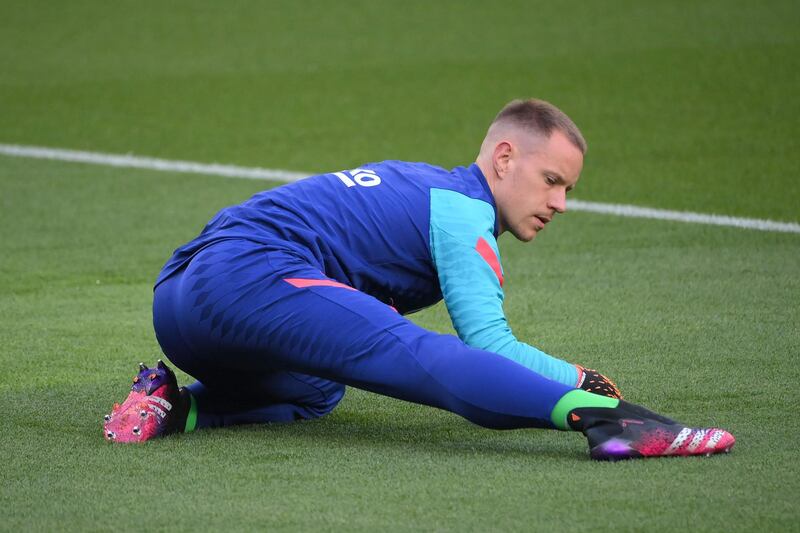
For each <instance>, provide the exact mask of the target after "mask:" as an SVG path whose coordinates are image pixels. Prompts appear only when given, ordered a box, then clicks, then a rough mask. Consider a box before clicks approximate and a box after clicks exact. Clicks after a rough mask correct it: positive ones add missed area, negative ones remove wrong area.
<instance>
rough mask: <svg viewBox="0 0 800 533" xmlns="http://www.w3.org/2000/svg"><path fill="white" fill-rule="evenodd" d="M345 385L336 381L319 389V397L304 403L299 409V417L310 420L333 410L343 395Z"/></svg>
mask: <svg viewBox="0 0 800 533" xmlns="http://www.w3.org/2000/svg"><path fill="white" fill-rule="evenodd" d="M344 391H345V387H344V385H340V384H338V383H331V385H330V386H328V387H326V390H324V391H320V392H321V393H322V394H321V396H320V399H319V400H317V401H314V402H311V403H308V404H306V405H303V406H302V407H301V409H300V410H299V414H300V416H299V417H298V418H299V419H305V420H312V419H314V418H320V417H322V416H325V415H327V414H328V413H330V412H331V411H333V410H334V409H335V408H336V406H337V405H339V402H340V401H342V398H343V397H344Z"/></svg>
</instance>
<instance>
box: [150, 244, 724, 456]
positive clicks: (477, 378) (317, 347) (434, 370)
mask: <svg viewBox="0 0 800 533" xmlns="http://www.w3.org/2000/svg"><path fill="white" fill-rule="evenodd" d="M154 314H155V322H156V331H157V334H158V336H159V341H160V342H161V344H162V347H164V350H165V353H167V355H168V356H169V357H170V358H171V359H173V357H174V356H175V354H173V353H170V352H171V350H170V348H169V342H165V340H164V339H163V338H162V337H164V336H165V335H167V336H168V335H176V336H177V337H180V341H181V342H182V343H183V344H184V345H185V346H186V347H187V348H188V350H189V352H191V353H190V354H189V356H190V358H191V359H192V360H193V361H197V364H200V365H202V364H204V362H205V363H208V364H212V363H213V364H216V365H219V360H220V358H221V357H223V358H224V361H225V364H226V366H228V367H229V368H235V369H239V370H243V371H247V372H250V373H253V374H258V373H260V372H261V373H263V372H271V371H274V370H275V369H276V368H280V369H284V370H287V371H295V372H301V373H304V374H309V375H314V376H319V377H322V378H324V379H329V380H332V381H335V382H338V383H342V384H345V385H352V386H356V387H359V388H362V389H365V390H370V391H373V392H377V393H380V394H384V395H388V396H392V397H395V398H400V399H404V400H408V401H412V402H416V403H421V404H425V405H431V406H435V407H439V408H442V409H446V410H449V411H452V412H454V413H457V414H459V415H461V416H463V417H465V418H467V419H469V420H471V421H473V422H475V423H477V424H479V425H482V426H485V427H490V428H496V429H506V428H508V429H510V428H521V427H542V428H559V429H565V430H568V429H574V430H581V431H583V432H584V433H585V434H586V435H587V436H588V437H589V438H590V441H592V442H593V448H597V446H599V445H601V444H603V443H604V442H605V441H607V440H609V439H612V438H615V439H616V440H617V441H619V442H621V441H624V440H627V441H628V442H629V443H630V445H629V450H630V451H629V452H628V453H627V454H625V453H618V454H616V455H615V456H614V458H623V457H636V456H648V455H664V454H670V453H672V452H673V451H674V450H672V449H671V448H670V446H672V445H673V444H675V442H670V446H667V447H666V448H664V449H661V450H656V449H655V448H653V450H656V451H655V452H654V453H650V452H647V451H642V450H644V448H642V449H640V448H641V447H637V446H638V444H637V443H638V441H639V440H641V439H640V438H639V437H641V436H643V435H644V433H642V432H641V431H639V432H637V431H635V429H628V428H632V427H633V426H632V425H631V424H630V422H632V421H634V420H636V421H638V422H639V423H636V422H633V424H634V425H635V426H637V427H639V426H641V427H642V428H643V429H644V428H645V427H647V428H649V429H657V430H658V431H660V432H661V433H662V434H663V435H671V434H674V437H675V438H674V439H673V441H679V440H680V438H683V437H682V436H681V434H682V433H683V434H684V435H685V434H686V432H685V431H683V427H682V426H674V425H673V424H669V423H668V421H666V420H665V419H661V418H660V417H659V418H654V417H657V415H652V414H651V413H649V412H648V411H646V410H638V411H636V412H635V413H634V411H635V410H634V409H633V407H632V406H630V404H626V403H620V402H619V401H618V400H614V399H609V398H605V397H602V396H597V395H594V394H590V393H587V392H585V391H580V390H576V389H573V388H571V387H567V386H565V385H562V384H560V383H556V382H554V381H550V380H548V379H546V378H544V377H543V376H541V375H539V374H536V373H534V372H531V371H529V370H527V369H526V368H524V367H522V366H520V365H518V364H516V363H514V362H512V361H510V360H508V359H505V358H503V357H501V356H499V355H496V354H493V353H489V352H484V351H481V350H475V349H472V348H469V347H467V346H466V345H464V344H463V343H462V342H461V341H459V340H458V339H456V338H455V337H452V336H448V335H438V334H435V333H432V332H429V331H426V330H424V329H422V328H419V327H418V326H416V325H414V324H413V323H411V322H409V321H408V320H406V319H404V318H403V317H401V316H399V315H397V314H396V313H394V312H393V311H391V310H390V309H389V308H388V307H387V306H386V305H384V304H382V303H380V302H378V301H377V300H375V299H374V298H371V297H369V296H367V295H365V294H363V293H360V292H358V291H355V290H352V289H349V288H347V287H343V286H341V284H337V283H335V282H332V281H331V280H329V279H327V278H325V277H324V275H323V274H322V273H321V272H320V271H319V270H318V269H316V268H314V267H313V266H311V265H309V264H308V263H306V262H304V261H303V260H301V259H299V258H298V257H297V256H296V255H293V254H290V253H283V252H280V251H275V250H274V249H267V248H265V247H260V246H258V245H254V244H252V243H251V244H245V243H242V242H230V241H229V242H226V243H220V244H218V245H215V246H213V247H211V248H207V249H206V250H203V251H202V252H200V253H199V254H198V255H197V256H196V257H195V258H194V259H193V261H192V263H191V264H190V265H189V267H188V268H187V269H186V271H184V272H182V273H180V274H178V275H177V276H175V277H173V278H171V279H170V280H167V281H166V282H164V283H163V284H162V285H161V286H160V287H159V288H158V289H157V291H156V302H155V306H154ZM167 316H172V317H173V318H172V319H171V320H172V321H174V322H176V323H177V327H175V328H171V329H169V331H165V330H164V329H163V328H162V327H161V326H160V325H159V323H161V322H164V323H168V322H169V320H167V319H165V318H164V317H167ZM180 356H181V355H180V354H178V357H179V358H180ZM173 360H174V359H173ZM174 362H176V363H177V362H178V361H176V360H174ZM585 409H593V410H599V411H602V412H604V413H606V414H607V416H606V417H605V419H604V418H603V417H598V416H594V415H592V416H594V418H592V416H589V417H588V419H589V422H591V423H588V422H587V423H586V424H583V425H575V422H574V421H573V420H569V419H572V415H573V414H574V415H577V416H579V417H581V418H583V417H584V415H585V413H588V411H586V412H585V411H582V410H585ZM590 414H591V413H590ZM634 415H635V416H634ZM623 417H624V418H623ZM615 424H616V425H617V426H619V427H620V428H622V429H623V431H616V429H615V427H614V425H615ZM623 424H628V425H627V426H624V425H623ZM676 428H679V429H677V430H676ZM688 431H689V433H690V434H691V436H692V440H694V439H695V437H696V436H697V435H699V434H700V433H699V431H696V430H688ZM615 432H616V433H618V434H616V435H615ZM602 434H605V435H606V437H602V436H601V435H602ZM723 435H724V436H727V435H728V434H727V433H723ZM630 437H633V438H630ZM717 440H718V441H720V442H722V441H725V442H724V443H726V444H728V448H729V445H731V444H732V437H731V438H730V440H731V442H727V441H728V438H727V437H726V438H725V439H721V438H717ZM679 444H680V443H679V442H677V445H679ZM724 449H725V448H723V447H720V446H716V445H714V446H713V447H710V448H708V447H707V448H705V450H707V451H712V452H717V451H723V450H724ZM687 450H688V448H687ZM696 451H697V450H696V448H695V449H692V450H688V453H690V454H695V452H696ZM595 456H596V457H597V458H606V457H604V456H603V455H602V454H599V452H598V453H596V454H595Z"/></svg>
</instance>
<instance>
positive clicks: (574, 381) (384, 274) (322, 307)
mask: <svg viewBox="0 0 800 533" xmlns="http://www.w3.org/2000/svg"><path fill="white" fill-rule="evenodd" d="M585 152H586V143H585V141H584V139H583V137H582V135H581V133H580V131H579V130H578V128H577V127H576V126H575V124H574V123H573V122H572V121H571V120H570V119H569V117H567V116H566V115H565V114H564V113H563V112H561V111H560V110H558V109H557V108H556V107H554V106H553V105H551V104H549V103H547V102H543V101H541V100H525V101H522V100H516V101H513V102H511V103H509V104H508V105H507V106H506V107H504V108H503V110H501V111H500V113H499V114H498V115H497V117H496V118H495V120H494V121H493V122H492V124H491V126H490V127H489V130H488V132H487V134H486V138H485V139H484V141H483V144H482V145H481V149H480V153H479V154H478V158H477V161H476V162H475V163H474V164H472V165H470V166H469V167H457V168H455V169H453V170H445V169H442V168H439V167H435V166H431V165H427V164H424V163H406V162H400V161H384V162H381V163H372V164H367V165H363V166H361V167H359V168H356V169H353V170H347V171H342V172H333V173H329V174H323V175H319V176H314V177H311V178H308V179H305V180H302V181H299V182H297V183H293V184H289V185H284V186H282V187H278V188H275V189H270V190H268V191H264V192H262V193H259V194H256V195H255V196H254V197H252V198H251V199H250V200H248V201H246V202H244V203H242V204H240V205H236V206H232V207H228V208H226V209H223V210H222V211H220V212H219V213H218V214H217V215H216V216H215V217H214V218H213V219H212V220H211V221H210V222H209V223H208V224H207V225H206V227H205V229H204V230H203V231H202V233H201V234H200V235H199V236H198V237H197V238H195V239H194V240H192V241H191V242H189V243H188V244H186V245H185V246H182V247H181V248H179V249H177V250H176V251H175V253H174V254H173V256H172V258H171V259H170V260H169V261H168V262H167V264H166V265H165V266H164V268H163V270H162V271H161V274H160V275H159V277H158V280H157V281H156V285H155V293H154V302H153V324H154V327H155V332H156V336H157V338H158V342H159V343H160V345H161V348H162V350H163V351H164V353H165V354H166V356H167V357H168V358H169V360H170V361H172V363H174V364H175V365H176V366H177V367H179V368H180V369H182V370H183V371H185V372H186V373H188V374H190V375H191V376H193V377H194V378H195V379H196V380H197V381H196V382H195V383H193V384H191V385H189V386H188V387H184V388H180V389H179V388H178V386H177V383H176V380H175V376H174V374H173V373H172V371H171V370H169V368H167V366H166V365H165V364H164V363H163V362H160V361H159V364H158V366H157V367H156V368H154V369H149V368H147V367H145V366H144V365H141V367H140V373H139V375H137V376H136V377H135V378H134V384H133V387H132V391H131V393H130V395H129V397H128V399H127V400H126V401H125V403H123V404H122V405H121V406H116V405H115V408H114V410H113V411H112V412H111V414H109V415H106V421H105V424H104V435H105V438H106V439H108V440H110V441H113V442H131V441H145V440H148V439H150V438H152V437H156V436H160V435H166V434H170V433H174V432H181V431H192V430H194V429H196V428H202V427H218V426H225V425H232V424H250V423H265V422H287V421H292V420H301V419H311V418H316V417H320V416H322V415H324V414H326V413H329V412H330V411H331V410H333V409H334V407H336V405H337V404H338V403H339V401H340V400H341V399H342V396H343V395H344V392H345V387H346V386H352V387H358V388H361V389H365V390H368V391H372V392H376V393H378V394H384V395H387V396H392V397H394V398H399V399H402V400H407V401H411V402H416V403H420V404H424V405H430V406H434V407H439V408H441V409H446V410H448V411H452V412H454V413H457V414H459V415H461V416H463V417H464V418H466V419H468V420H470V421H472V422H474V423H476V424H479V425H481V426H484V427H488V428H494V429H512V428H523V427H529V428H551V429H552V428H555V429H561V430H574V431H581V432H583V434H584V435H586V437H587V438H588V440H589V448H590V455H591V457H592V458H595V459H623V458H633V457H647V456H667V455H701V454H703V455H708V454H712V453H717V452H723V451H725V452H727V451H729V450H730V448H731V446H733V444H734V438H733V436H732V435H731V434H730V433H728V432H726V431H724V430H721V429H716V428H710V429H698V428H689V427H686V426H684V425H683V424H679V423H677V422H674V421H672V420H670V419H667V418H664V417H662V416H659V415H657V414H655V413H652V412H650V411H648V410H646V409H644V408H642V407H638V406H636V405H633V404H630V403H627V402H625V401H624V400H622V399H621V395H620V393H619V390H618V389H617V387H616V386H615V385H614V383H613V382H611V380H609V379H608V378H606V377H605V376H603V375H602V374H600V373H598V372H596V371H593V370H588V369H585V368H583V367H581V366H580V365H575V364H571V363H568V362H566V361H563V360H560V359H557V358H555V357H552V356H550V355H548V354H546V353H544V352H542V351H540V350H538V349H536V348H534V347H533V346H530V345H528V344H525V343H523V342H520V341H519V340H517V339H516V338H515V337H514V335H513V334H512V332H511V330H510V328H509V326H508V323H507V322H506V318H505V316H504V313H503V307H502V304H503V289H502V287H503V279H504V278H503V276H504V274H503V268H502V265H501V262H500V254H499V251H498V246H497V238H498V236H499V235H501V234H502V233H504V232H506V231H508V232H510V233H511V234H512V235H514V237H516V238H517V239H519V240H522V241H530V240H532V239H533V238H534V237H535V236H536V235H537V234H538V233H539V232H540V231H542V230H544V229H545V227H546V226H547V225H548V224H549V223H551V222H552V220H553V218H554V217H555V215H556V214H560V213H563V212H564V211H565V210H566V196H567V193H568V192H569V191H570V190H572V189H573V187H575V184H576V183H577V181H578V177H579V175H580V172H581V168H582V166H583V156H584V153H585ZM441 299H444V301H445V305H446V306H447V310H448V312H449V314H450V317H451V319H452V321H453V326H454V327H455V330H456V331H457V332H458V338H456V337H453V336H451V335H441V334H438V333H434V332H432V331H428V330H426V329H423V328H421V327H419V326H417V325H415V324H414V323H412V322H411V321H409V320H408V319H406V318H404V315H406V314H408V313H411V312H414V311H416V310H418V309H421V308H424V307H427V306H429V305H432V304H434V303H436V302H438V301H439V300H441ZM546 305H547V302H541V307H546Z"/></svg>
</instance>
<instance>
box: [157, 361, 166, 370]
mask: <svg viewBox="0 0 800 533" xmlns="http://www.w3.org/2000/svg"><path fill="white" fill-rule="evenodd" d="M156 366H157V367H158V368H160V369H162V370H163V369H165V368H167V365H165V364H164V361H162V360H161V359H159V360H158V364H157V365H156Z"/></svg>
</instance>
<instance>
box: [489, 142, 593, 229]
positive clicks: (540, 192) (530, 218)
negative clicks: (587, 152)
mask: <svg viewBox="0 0 800 533" xmlns="http://www.w3.org/2000/svg"><path fill="white" fill-rule="evenodd" d="M504 144H505V146H503V145H504ZM494 165H495V171H496V172H497V175H498V177H499V179H498V180H497V183H496V185H495V187H494V190H493V193H494V196H495V202H496V204H497V212H498V217H499V219H500V229H501V233H502V232H503V231H506V230H508V231H510V232H511V234H512V235H514V237H516V238H517V239H519V240H521V241H526V242H527V241H530V240H531V239H533V238H534V237H536V234H537V233H539V232H540V231H542V230H543V229H544V227H545V225H546V224H548V223H549V222H550V221H551V220H552V219H553V217H554V216H555V214H556V213H563V212H565V211H566V209H567V199H566V197H567V192H569V191H570V190H572V189H573V187H575V184H576V183H577V182H578V178H579V176H580V173H581V168H582V167H583V155H582V154H581V152H580V150H579V149H578V148H577V147H576V146H574V145H573V144H572V143H571V142H570V141H569V139H568V138H567V137H566V135H564V134H563V133H562V132H560V131H554V132H553V134H552V135H551V136H550V138H549V139H540V140H534V141H531V140H529V139H527V140H521V141H519V142H509V143H500V144H499V145H498V146H497V148H496V149H495V154H494Z"/></svg>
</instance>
